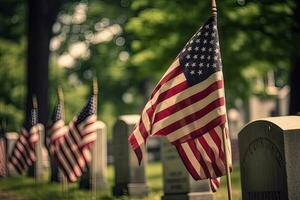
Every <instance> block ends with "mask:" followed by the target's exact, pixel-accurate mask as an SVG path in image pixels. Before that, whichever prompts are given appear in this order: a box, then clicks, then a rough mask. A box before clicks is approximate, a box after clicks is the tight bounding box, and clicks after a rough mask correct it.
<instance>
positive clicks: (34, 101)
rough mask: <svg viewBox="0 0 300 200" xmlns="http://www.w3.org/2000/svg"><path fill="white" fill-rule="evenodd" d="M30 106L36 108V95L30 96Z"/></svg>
mask: <svg viewBox="0 0 300 200" xmlns="http://www.w3.org/2000/svg"><path fill="white" fill-rule="evenodd" d="M32 106H33V109H38V101H37V98H36V95H33V96H32Z"/></svg>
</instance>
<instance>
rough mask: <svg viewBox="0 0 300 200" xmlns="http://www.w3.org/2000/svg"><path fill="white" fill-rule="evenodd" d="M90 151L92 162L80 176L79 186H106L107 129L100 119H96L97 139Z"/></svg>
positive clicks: (87, 187) (89, 187)
mask: <svg viewBox="0 0 300 200" xmlns="http://www.w3.org/2000/svg"><path fill="white" fill-rule="evenodd" d="M91 151H92V162H91V163H90V165H89V167H88V169H87V171H86V172H85V173H84V174H83V175H82V176H81V178H80V182H79V187H80V188H85V189H91V188H92V187H93V186H94V187H95V188H97V189H98V188H105V187H107V129H106V125H105V124H104V122H102V121H97V139H96V143H95V144H94V145H93V147H92V150H91ZM95 188H94V189H95Z"/></svg>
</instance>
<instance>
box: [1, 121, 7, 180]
mask: <svg viewBox="0 0 300 200" xmlns="http://www.w3.org/2000/svg"><path fill="white" fill-rule="evenodd" d="M6 172H7V171H6V146H5V131H4V128H3V127H0V177H5V176H6Z"/></svg>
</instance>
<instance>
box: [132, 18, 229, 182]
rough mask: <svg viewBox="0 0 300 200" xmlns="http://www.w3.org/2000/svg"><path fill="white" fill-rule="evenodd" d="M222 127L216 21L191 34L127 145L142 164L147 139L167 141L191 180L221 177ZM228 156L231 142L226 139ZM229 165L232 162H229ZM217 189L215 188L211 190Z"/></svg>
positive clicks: (224, 123)
mask: <svg viewBox="0 0 300 200" xmlns="http://www.w3.org/2000/svg"><path fill="white" fill-rule="evenodd" d="M226 127H227V117H226V107H225V94H224V82H223V73H222V64H221V54H220V47H219V38H218V31H217V18H216V16H212V17H210V18H209V19H208V20H207V22H206V23H205V24H204V25H203V26H202V27H201V28H200V29H199V30H198V31H197V32H196V33H195V34H194V35H193V37H192V38H191V39H190V40H189V41H188V43H187V44H186V45H185V47H184V48H183V50H182V51H181V52H180V53H179V54H178V56H177V57H176V59H175V60H174V61H173V63H172V64H171V65H170V67H169V68H168V70H167V71H166V73H165V74H164V75H163V77H162V78H161V80H160V81H159V83H158V84H157V85H156V87H155V88H154V90H153V92H152V94H151V96H150V99H149V100H148V102H147V103H146V105H145V107H144V110H143V112H142V114H141V118H140V121H139V123H138V124H137V125H136V127H135V128H134V131H133V132H132V134H131V135H130V136H129V139H128V140H129V143H130V145H131V147H132V149H133V150H134V152H135V153H136V155H137V158H138V160H139V162H141V160H142V157H143V155H142V151H141V148H142V146H143V145H145V143H146V141H147V138H148V137H149V136H161V137H166V138H167V139H168V140H169V142H171V143H172V144H173V145H174V146H175V147H176V149H177V151H178V154H179V156H180V158H181V160H182V162H183V163H184V165H185V167H186V168H187V170H188V171H189V173H190V174H191V175H192V177H193V178H194V179H195V180H201V179H212V180H214V181H211V183H213V184H214V185H212V187H214V186H216V185H219V184H218V183H219V181H216V180H217V179H215V178H218V177H220V176H222V175H225V174H226V170H225V156H224V149H223V145H222V144H223V141H222V129H223V128H226ZM225 142H226V143H228V144H229V145H228V148H229V151H230V141H229V138H228V137H227V140H226V141H225ZM229 165H231V160H229ZM215 188H216V187H215Z"/></svg>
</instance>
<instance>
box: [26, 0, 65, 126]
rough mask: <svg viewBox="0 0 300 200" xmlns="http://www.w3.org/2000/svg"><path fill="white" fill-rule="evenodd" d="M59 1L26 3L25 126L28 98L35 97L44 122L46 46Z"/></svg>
mask: <svg viewBox="0 0 300 200" xmlns="http://www.w3.org/2000/svg"><path fill="white" fill-rule="evenodd" d="M62 3H63V1H62V0H28V5H27V6H28V10H27V18H28V24H27V40H28V43H27V98H26V119H25V122H26V126H27V127H29V125H30V118H31V117H30V115H31V109H32V97H33V95H36V96H37V99H38V106H39V122H41V123H42V124H44V125H45V126H46V125H47V121H48V99H49V95H48V81H49V78H48V75H49V53H50V51H49V43H50V39H51V36H52V26H53V24H54V22H55V20H56V17H57V15H58V12H59V10H60V8H61V6H62Z"/></svg>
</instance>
